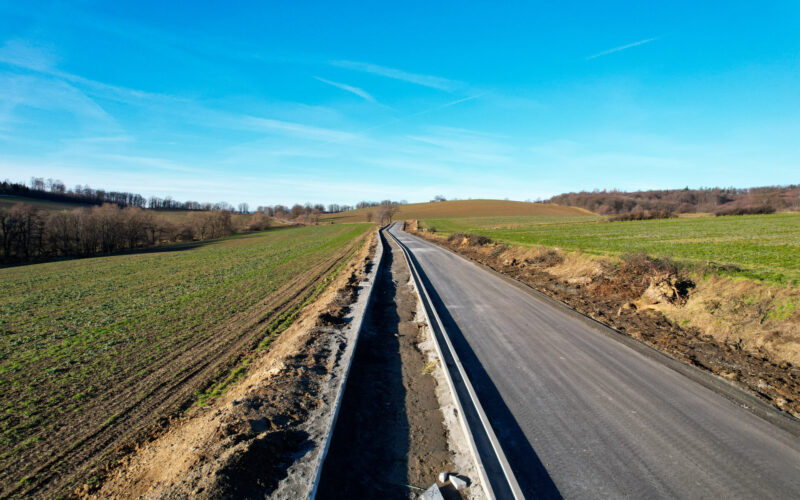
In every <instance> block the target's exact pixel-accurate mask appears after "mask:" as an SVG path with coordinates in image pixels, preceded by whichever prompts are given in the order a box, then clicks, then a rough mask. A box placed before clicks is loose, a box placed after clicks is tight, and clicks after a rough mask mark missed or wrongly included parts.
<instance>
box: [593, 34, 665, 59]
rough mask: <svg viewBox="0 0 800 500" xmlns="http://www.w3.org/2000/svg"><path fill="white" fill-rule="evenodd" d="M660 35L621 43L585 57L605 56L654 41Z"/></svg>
mask: <svg viewBox="0 0 800 500" xmlns="http://www.w3.org/2000/svg"><path fill="white" fill-rule="evenodd" d="M659 38H660V37H655V38H647V39H646V40H639V41H638V42H633V43H629V44H627V45H622V46H620V47H614V48H613V49H608V50H604V51H603V52H598V53H597V54H594V55H591V56H589V57H587V58H586V60H587V61H588V60H589V59H594V58H596V57H602V56H607V55H608V54H613V53H614V52H619V51H621V50H625V49H630V48H632V47H638V46H639V45H644V44H646V43H650V42H654V41H656V40H658V39H659Z"/></svg>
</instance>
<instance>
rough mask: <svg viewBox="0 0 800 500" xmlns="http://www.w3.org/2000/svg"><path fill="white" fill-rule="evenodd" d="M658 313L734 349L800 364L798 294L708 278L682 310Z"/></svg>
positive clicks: (668, 308) (665, 306)
mask: <svg viewBox="0 0 800 500" xmlns="http://www.w3.org/2000/svg"><path fill="white" fill-rule="evenodd" d="M658 309H660V310H661V311H662V312H663V313H664V314H665V315H666V316H667V317H668V318H670V319H671V320H673V321H675V322H676V323H678V324H680V325H681V326H684V327H685V326H690V327H696V328H698V329H700V330H702V331H703V332H706V333H708V334H709V335H712V336H713V337H715V338H716V339H717V340H719V341H721V342H724V343H725V344H727V345H729V346H730V347H731V348H733V349H738V350H744V351H748V352H751V353H754V354H756V355H758V356H768V357H769V358H770V359H773V360H775V361H777V362H783V361H787V362H789V363H792V364H793V365H800V290H797V289H793V288H788V287H781V286H773V285H765V284H760V283H755V282H752V281H749V280H732V279H729V278H722V277H718V276H711V277H709V278H707V279H704V280H702V281H700V282H698V283H697V287H696V289H695V290H693V291H692V293H691V295H690V297H689V299H688V301H687V302H686V304H685V305H683V306H676V305H671V304H660V305H659V306H658Z"/></svg>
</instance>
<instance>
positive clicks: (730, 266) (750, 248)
mask: <svg viewBox="0 0 800 500" xmlns="http://www.w3.org/2000/svg"><path fill="white" fill-rule="evenodd" d="M421 225H422V226H423V227H426V228H435V229H436V231H437V232H439V233H443V234H445V235H447V234H452V233H455V232H464V233H468V234H480V235H484V236H487V237H489V238H491V239H492V240H494V241H497V242H502V243H506V244H510V245H520V246H527V247H531V246H546V247H557V248H561V249H565V250H575V251H580V252H584V253H589V254H593V255H607V256H619V255H622V254H625V253H634V252H644V253H647V254H648V255H652V256H655V257H669V258H672V259H674V260H676V261H678V262H680V263H682V264H684V265H687V266H690V267H692V269H694V270H696V271H698V272H702V273H705V272H711V273H716V274H723V275H727V276H734V277H743V278H748V279H752V280H756V281H760V282H765V283H773V284H787V285H795V286H796V285H798V284H800V213H778V214H769V215H751V216H733V217H686V218H683V217H682V218H677V219H657V220H644V221H625V222H605V221H603V220H602V219H599V218H597V217H591V216H587V217H577V218H576V217H568V218H555V217H473V218H465V219H425V220H423V221H421Z"/></svg>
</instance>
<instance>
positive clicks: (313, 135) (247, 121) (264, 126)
mask: <svg viewBox="0 0 800 500" xmlns="http://www.w3.org/2000/svg"><path fill="white" fill-rule="evenodd" d="M239 121H240V122H241V124H242V125H243V126H245V127H246V128H248V129H250V130H270V131H276V132H281V133H286V134H290V135H294V136H300V137H304V138H307V139H316V140H322V141H337V142H338V141H347V140H353V139H358V138H359V135H358V134H353V133H351V132H345V131H342V130H334V129H329V128H322V127H314V126H312V125H304V124H302V123H294V122H287V121H282V120H273V119H271V118H260V117H257V116H244V117H241V118H240V119H239Z"/></svg>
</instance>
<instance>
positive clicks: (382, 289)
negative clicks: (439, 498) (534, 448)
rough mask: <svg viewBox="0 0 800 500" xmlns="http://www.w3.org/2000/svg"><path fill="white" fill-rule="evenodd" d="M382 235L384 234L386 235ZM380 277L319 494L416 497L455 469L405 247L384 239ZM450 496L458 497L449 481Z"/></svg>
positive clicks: (447, 494)
mask: <svg viewBox="0 0 800 500" xmlns="http://www.w3.org/2000/svg"><path fill="white" fill-rule="evenodd" d="M381 237H382V238H383V235H381ZM383 244H384V249H385V251H387V253H386V255H385V259H386V262H385V265H384V267H383V269H381V270H380V271H379V272H378V276H377V277H376V284H375V286H376V289H375V292H374V293H375V296H374V298H373V300H374V302H373V304H372V306H371V307H370V310H369V311H368V312H367V316H366V317H365V324H364V329H363V331H362V333H361V335H362V337H361V339H360V340H359V343H358V346H357V348H356V352H355V354H354V356H355V358H354V360H353V367H352V369H351V373H350V377H349V379H348V381H347V386H346V388H345V393H344V397H343V399H342V408H341V410H340V414H339V418H338V421H337V424H336V428H335V430H334V433H333V439H332V441H331V447H330V450H329V452H328V455H327V458H326V460H325V465H324V468H323V472H322V478H321V480H320V486H319V490H318V493H317V498H319V499H329V498H397V499H400V498H417V497H419V495H420V494H421V493H422V492H421V491H420V490H417V489H415V488H412V487H409V486H408V485H412V486H416V487H420V488H423V489H426V488H427V487H428V486H430V485H431V484H433V483H434V482H436V478H437V475H438V474H439V473H440V472H443V471H450V472H452V471H454V470H455V468H454V465H453V457H452V454H451V452H450V451H449V449H448V442H447V439H448V436H447V432H446V430H445V428H444V424H443V418H442V412H441V410H440V408H439V402H438V399H437V397H436V394H435V388H436V381H435V380H434V378H433V376H432V375H430V374H429V373H428V371H429V370H426V356H425V354H424V353H423V352H422V351H421V350H420V348H419V347H418V344H419V343H421V342H422V341H423V340H424V339H425V330H424V327H423V325H421V324H420V323H418V322H417V321H416V309H417V304H418V299H417V296H416V293H415V291H414V288H413V285H411V283H410V281H409V279H410V274H409V271H408V268H407V266H406V263H405V261H404V260H403V259H402V254H401V253H400V249H399V248H398V247H397V245H396V244H395V243H394V242H388V241H387V238H383ZM442 492H443V494H444V495H445V498H460V495H459V493H458V492H456V491H455V490H454V489H452V487H451V486H447V487H443V488H442Z"/></svg>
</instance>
